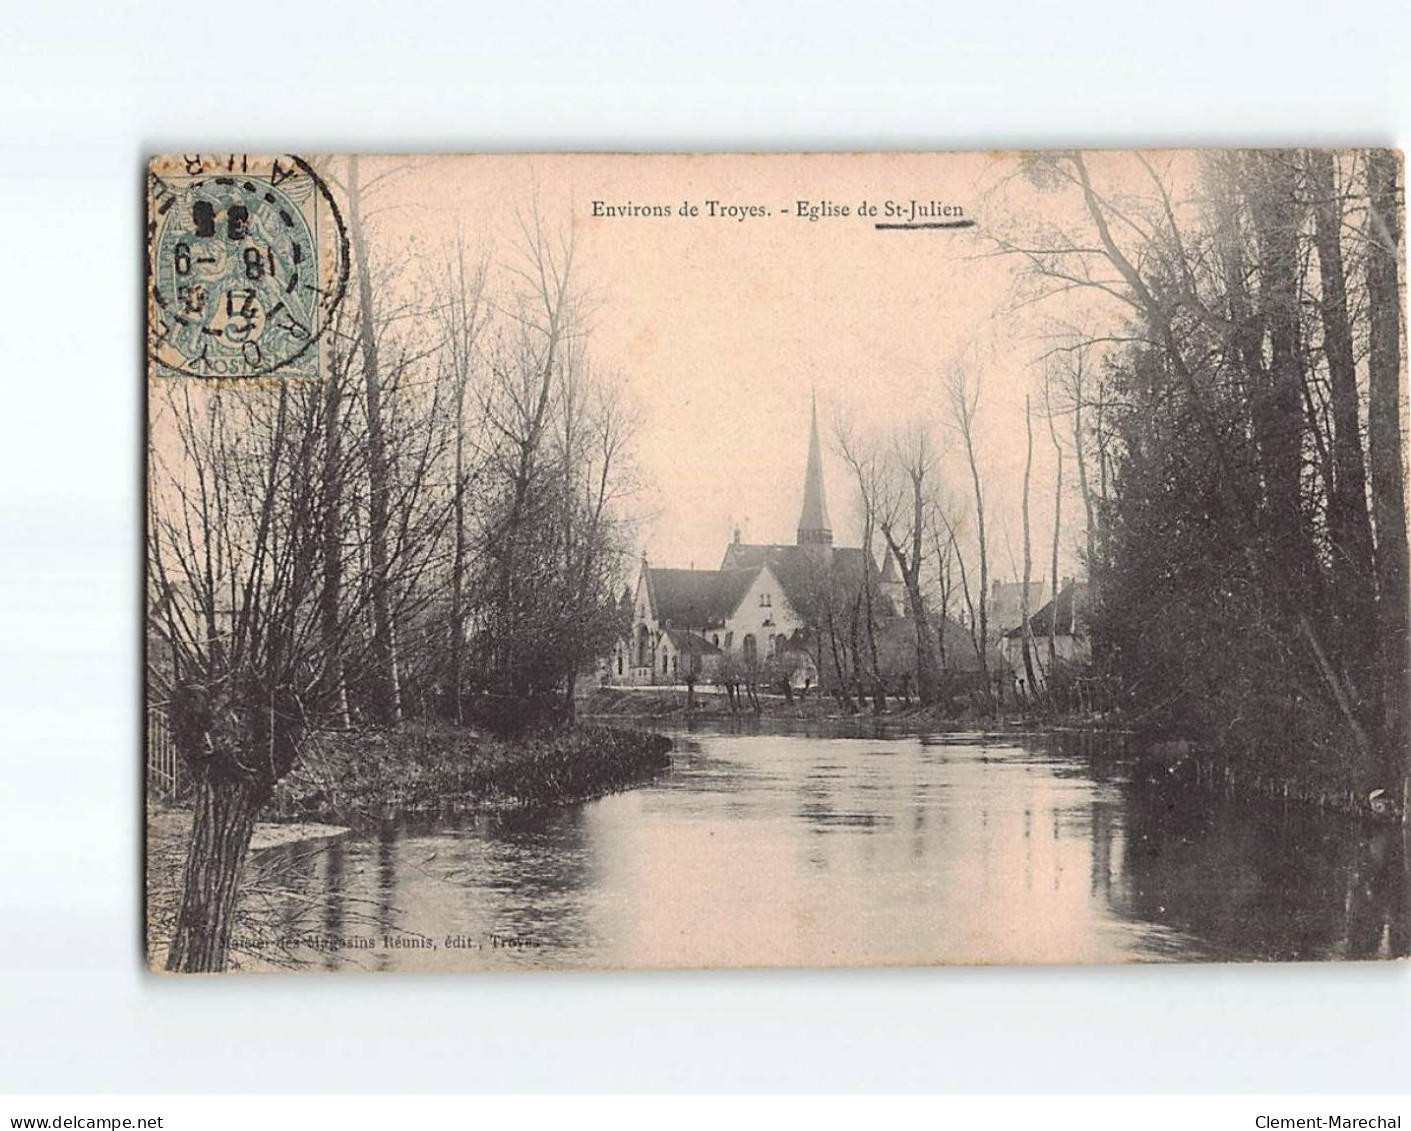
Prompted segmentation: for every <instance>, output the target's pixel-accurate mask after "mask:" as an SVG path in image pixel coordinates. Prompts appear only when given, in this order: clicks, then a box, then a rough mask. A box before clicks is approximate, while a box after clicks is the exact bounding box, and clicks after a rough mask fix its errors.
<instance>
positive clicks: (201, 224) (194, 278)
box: [146, 153, 348, 379]
mask: <svg viewBox="0 0 1411 1131" xmlns="http://www.w3.org/2000/svg"><path fill="white" fill-rule="evenodd" d="M146 251H147V357H148V374H149V376H156V377H200V378H208V379H232V378H233V379H240V378H254V377H281V378H282V377H302V378H318V377H320V376H322V375H323V373H324V371H325V369H326V364H325V362H326V356H325V350H324V348H323V347H324V342H323V339H324V336H325V331H326V330H327V328H328V325H329V322H330V321H331V319H332V317H333V315H334V313H335V312H336V311H337V309H338V306H339V304H340V303H341V302H342V300H343V295H344V293H345V292H346V290H347V284H348V244H347V233H346V230H345V228H344V225H343V219H342V216H341V215H340V213H339V210H338V206H337V204H336V202H335V201H334V198H333V195H332V193H331V192H330V191H329V189H328V186H327V184H325V183H324V180H323V179H322V178H321V177H320V176H319V174H318V172H317V171H316V170H315V168H314V165H313V164H312V163H310V162H309V161H306V160H304V159H303V158H300V157H295V156H289V155H280V156H260V155H255V154H242V153H234V154H185V155H181V156H175V155H165V156H159V157H154V158H152V160H151V161H150V163H149V165H148V170H147V246H146Z"/></svg>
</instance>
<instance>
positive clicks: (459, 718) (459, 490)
mask: <svg viewBox="0 0 1411 1131" xmlns="http://www.w3.org/2000/svg"><path fill="white" fill-rule="evenodd" d="M453 521H454V522H455V524H456V530H455V549H454V551H453V553H452V557H451V697H452V717H453V718H454V719H455V721H456V725H457V726H459V725H460V724H461V723H462V722H464V721H465V720H464V713H463V711H462V708H461V699H462V689H463V687H464V685H465V674H464V663H465V659H464V658H465V611H464V600H465V599H464V586H465V550H466V546H465V377H464V375H463V374H460V373H457V374H456V489H455V516H454V519H453ZM570 698H571V695H570Z"/></svg>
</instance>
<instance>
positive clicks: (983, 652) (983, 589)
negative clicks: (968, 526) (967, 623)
mask: <svg viewBox="0 0 1411 1131" xmlns="http://www.w3.org/2000/svg"><path fill="white" fill-rule="evenodd" d="M945 388H946V396H947V400H948V402H949V408H950V416H951V425H952V426H953V427H954V428H955V429H956V431H958V432H959V433H960V438H961V441H962V443H963V445H964V448H965V460H966V463H967V465H968V466H969V468H970V483H971V486H972V488H973V490H974V497H975V531H976V533H975V541H976V554H977V556H978V557H979V562H980V586H979V589H980V601H979V604H978V606H977V605H976V604H975V602H974V601H972V600H971V597H970V586H969V583H968V581H967V580H966V573H965V566H964V560H963V559H962V562H961V582H962V584H963V585H964V588H965V600H966V604H967V605H968V606H969V607H970V613H971V623H972V624H973V625H978V626H979V632H978V640H977V642H976V654H977V658H978V660H979V663H980V676H981V679H982V681H983V682H984V685H985V688H986V692H987V693H988V689H989V686H990V669H989V641H990V635H989V613H988V609H987V606H986V601H987V599H988V595H989V589H990V559H989V547H988V545H987V542H986V538H985V492H984V489H983V487H982V486H981V484H980V464H979V461H978V459H977V458H976V456H975V413H976V412H977V411H978V409H979V407H980V385H979V382H978V381H974V380H972V379H971V377H970V375H969V374H968V373H966V371H965V368H964V367H963V366H962V365H960V364H959V363H957V364H954V365H952V366H951V367H950V368H949V369H948V370H947V372H946V375H945ZM951 533H952V535H953V534H954V531H953V530H952V531H951Z"/></svg>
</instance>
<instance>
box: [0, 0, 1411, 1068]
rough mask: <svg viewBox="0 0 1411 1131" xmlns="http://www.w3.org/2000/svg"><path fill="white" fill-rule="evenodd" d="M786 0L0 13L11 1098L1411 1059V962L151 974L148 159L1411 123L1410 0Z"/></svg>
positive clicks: (1189, 136)
mask: <svg viewBox="0 0 1411 1131" xmlns="http://www.w3.org/2000/svg"><path fill="white" fill-rule="evenodd" d="M793 8H794V6H791V5H785V4H782V3H775V4H764V3H760V2H758V0H756V2H753V3H740V4H726V3H719V2H709V3H708V2H705V0H701V2H700V3H698V4H697V5H695V6H694V7H686V6H684V5H678V6H676V7H675V9H674V10H668V8H667V6H666V5H663V4H656V3H640V4H633V3H626V2H619V3H602V4H582V5H577V6H574V7H571V8H570V7H568V6H564V7H563V8H562V11H561V13H560V11H559V10H556V9H555V8H554V7H552V6H548V5H538V4H531V3H524V2H511V0H505V2H504V3H502V4H499V5H497V6H495V7H494V8H485V7H482V6H478V5H475V4H468V3H464V2H455V3H452V2H445V3H439V4H438V3H420V2H413V0H397V2H395V3H392V2H387V0H382V2H376V0H344V2H343V3H339V4H328V5H322V6H319V7H318V8H315V7H313V6H310V5H300V4H296V3H293V2H292V0H268V2H261V0H184V2H183V3H158V4H147V5H140V4H138V3H136V2H134V0H107V2H105V3H95V4H65V3H40V2H37V0H22V2H20V0H16V2H12V0H4V2H3V3H0V10H3V20H0V359H2V362H3V370H0V381H3V386H0V387H2V388H3V399H0V421H3V425H0V427H3V433H0V1090H16V1091H70V1090H77V1091H82V1090H106V1091H123V1090H134V1091H154V1092H166V1091H182V1090H225V1091H228V1090H238V1089H244V1088H252V1089H255V1090H260V1091H281V1090H304V1089H309V1090H344V1089H356V1090H368V1089H376V1090H399V1089H421V1088H430V1089H441V1090H457V1091H459V1090H473V1089H479V1088H496V1089H521V1088H525V1089H548V1088H567V1089H586V1090H596V1089H604V1088H648V1089H665V1088H691V1089H717V1088H722V1089H727V1088H734V1089H755V1088H802V1089H811V1088H829V1089H871V1088H885V1089H900V1090H908V1089H917V1088H937V1089H967V1090H1020V1091H1053V1090H1065V1091H1066V1090H1139V1089H1160V1090H1180V1091H1185V1090H1227V1089H1256V1090H1263V1091H1273V1092H1283V1091H1307V1090H1357V1091H1381V1090H1386V1089H1396V1088H1404V1087H1405V1086H1406V1081H1407V1077H1408V1069H1407V1064H1408V1060H1407V1055H1408V1052H1407V1050H1408V1049H1411V980H1408V970H1407V968H1406V966H1405V964H1402V965H1400V966H1380V967H1378V966H1345V967H1307V968H1290V967H1266V968H1243V969H1241V968H1235V967H1215V968H1203V969H1180V968H1176V969H1168V968H1162V969H1132V968H1128V969H1099V970H1073V969H1061V970H1036V969H995V970H897V971H880V972H865V971H858V972H844V973H820V972H806V971H805V972H796V973H782V974H780V973H774V974H759V973H712V974H698V975H680V974H671V975H667V974H631V975H625V974H624V975H536V976H531V975H517V976H475V977H472V976H466V977H458V978H443V977H436V978H432V977H409V976H401V977H380V978H372V977H366V978H357V977H346V978H326V977H319V976H313V975H311V976H307V977H279V978H267V979H243V978H242V979H218V980H205V981H174V980H170V979H161V978H157V977H154V976H151V975H148V974H147V973H145V972H144V970H143V967H142V963H141V960H140V957H139V950H138V926H137V924H138V919H137V909H138V904H139V892H138V875H139V872H138V831H137V818H138V813H139V805H140V798H139V795H138V783H137V765H138V706H137V705H138V702H139V699H138V695H139V690H138V674H139V669H138V656H139V652H138V648H139V632H138V607H139V598H140V593H139V584H138V566H139V561H140V543H139V523H140V519H141V507H140V500H139V474H140V467H141V464H140V458H139V445H140V435H141V432H140V429H141V419H142V417H141V403H140V398H139V392H140V388H141V377H140V352H141V346H140V332H139V328H140V325H141V320H140V316H139V304H138V293H139V288H140V262H141V261H140V252H139V249H140V244H139V236H140V218H141V207H140V203H139V193H140V189H141V183H142V182H141V170H142V159H143V156H144V155H145V154H147V153H149V152H154V151H162V150H177V151H181V150H192V149H201V150H206V151H220V152H224V151H227V150H239V149H254V150H264V151H269V150H271V149H278V150H293V151H299V150H315V151H316V150H348V149H361V150H383V149H437V150H486V149H493V150H517V149H702V148H708V149H780V148H792V149H875V148H901V147H904V148H966V147H971V148H973V147H985V148H991V147H1016V146H1030V145H1060V144H1074V143H1082V144H1090V145H1102V144H1105V145H1113V144H1133V143H1144V144H1154V143H1163V144H1215V143H1266V142H1289V143H1321V144H1333V143H1373V144H1385V143H1393V144H1395V143H1402V144H1404V143H1405V141H1406V136H1407V131H1408V123H1411V18H1408V12H1409V11H1411V9H1408V7H1407V6H1406V5H1405V4H1404V2H1403V3H1395V2H1392V0H1387V2H1385V3H1361V4H1341V5H1316V4H1309V3H1298V2H1290V0H1279V2H1277V3H1275V2H1270V3H1265V4H1258V5H1240V4H1237V3H1235V2H1233V0H1219V2H1205V0H1199V2H1195V3H1165V4H1160V5H1157V4H1150V5H1142V4H1139V3H1135V2H1133V0H1121V2H1114V3H1095V2H1082V3H1067V4H1061V5H1060V4H1042V3H1030V2H1027V0H1011V2H1010V3H1003V4H1002V3H995V2H989V3H981V2H979V0H976V2H974V3H972V4H969V5H964V6H961V5H941V4H920V3H917V4H910V5H904V4H895V5H890V6H889V5H884V4H880V3H876V2H867V0H845V2H843V3H835V4H827V5H815V6H813V7H812V8H811V9H809V10H808V11H809V14H805V8H804V6H802V5H799V6H797V11H795V10H793ZM1212 879H1214V878H1213V877H1212Z"/></svg>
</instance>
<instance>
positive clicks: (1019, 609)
mask: <svg viewBox="0 0 1411 1131" xmlns="http://www.w3.org/2000/svg"><path fill="white" fill-rule="evenodd" d="M1047 588H1048V586H1047V585H1045V584H1044V583H1043V582H1042V581H1031V582H1030V583H1029V612H1030V613H1032V612H1033V611H1034V610H1035V609H1037V608H1038V607H1039V606H1040V605H1041V604H1043V600H1044V591H1045V590H1046V589H1047ZM986 616H987V618H988V620H989V630H990V631H991V632H993V633H994V634H995V635H997V636H1001V637H1002V636H1004V634H1005V633H1006V632H1008V631H1009V630H1010V629H1012V628H1018V627H1019V626H1020V625H1021V624H1023V623H1024V583H1023V582H1022V581H994V582H991V583H990V605H989V608H988V609H987V610H986Z"/></svg>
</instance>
